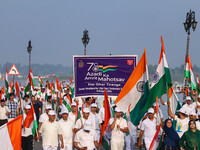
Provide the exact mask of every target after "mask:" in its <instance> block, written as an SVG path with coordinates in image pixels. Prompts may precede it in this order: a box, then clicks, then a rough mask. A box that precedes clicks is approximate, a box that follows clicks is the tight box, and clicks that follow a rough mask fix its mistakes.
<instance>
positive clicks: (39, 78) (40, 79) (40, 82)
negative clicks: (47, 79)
mask: <svg viewBox="0 0 200 150" xmlns="http://www.w3.org/2000/svg"><path fill="white" fill-rule="evenodd" d="M38 81H39V84H40V87H42V84H43V81H42V78H41V77H40V75H39V76H38Z"/></svg>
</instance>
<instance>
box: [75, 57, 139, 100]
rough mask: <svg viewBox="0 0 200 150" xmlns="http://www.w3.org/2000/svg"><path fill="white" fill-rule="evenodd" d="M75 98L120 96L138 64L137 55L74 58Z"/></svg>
mask: <svg viewBox="0 0 200 150" xmlns="http://www.w3.org/2000/svg"><path fill="white" fill-rule="evenodd" d="M73 63H74V64H73V67H74V68H73V69H74V80H75V96H76V97H78V96H94V95H102V96H103V95H104V88H105V89H106V91H107V93H108V95H109V96H118V94H119V92H120V91H121V89H122V88H123V86H124V84H125V83H126V81H127V80H128V78H129V76H130V75H131V73H132V72H133V70H134V68H135V66H136V64H137V55H129V56H123V55H119V56H114V55H113V56H111V55H109V56H73Z"/></svg>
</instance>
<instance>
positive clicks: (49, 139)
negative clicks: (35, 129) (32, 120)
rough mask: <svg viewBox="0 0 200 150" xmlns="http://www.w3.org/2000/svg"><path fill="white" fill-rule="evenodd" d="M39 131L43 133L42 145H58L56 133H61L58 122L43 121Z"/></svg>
mask: <svg viewBox="0 0 200 150" xmlns="http://www.w3.org/2000/svg"><path fill="white" fill-rule="evenodd" d="M39 132H40V133H42V134H43V138H42V140H43V141H42V146H58V135H59V134H62V129H61V128H60V126H59V124H58V122H56V121H54V122H52V123H51V122H49V121H46V122H43V123H42V126H41V128H40V130H39Z"/></svg>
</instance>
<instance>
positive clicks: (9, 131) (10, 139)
mask: <svg viewBox="0 0 200 150" xmlns="http://www.w3.org/2000/svg"><path fill="white" fill-rule="evenodd" d="M22 119H23V116H22V115H20V116H18V117H17V118H15V119H13V120H11V121H9V122H8V123H6V124H4V125H3V126H1V127H0V135H1V136H0V145H1V147H0V149H2V150H21V139H22V138H21V134H22V133H21V132H22Z"/></svg>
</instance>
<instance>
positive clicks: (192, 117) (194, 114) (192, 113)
mask: <svg viewBox="0 0 200 150" xmlns="http://www.w3.org/2000/svg"><path fill="white" fill-rule="evenodd" d="M196 119H197V114H196V113H195V112H194V111H192V112H190V114H189V120H194V121H196Z"/></svg>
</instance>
